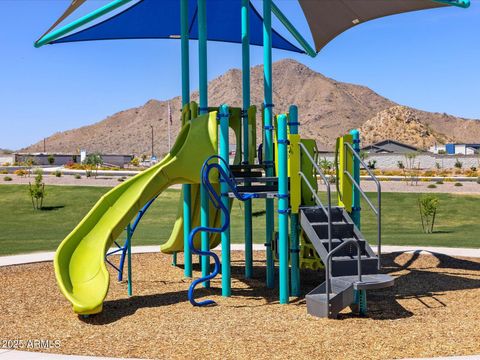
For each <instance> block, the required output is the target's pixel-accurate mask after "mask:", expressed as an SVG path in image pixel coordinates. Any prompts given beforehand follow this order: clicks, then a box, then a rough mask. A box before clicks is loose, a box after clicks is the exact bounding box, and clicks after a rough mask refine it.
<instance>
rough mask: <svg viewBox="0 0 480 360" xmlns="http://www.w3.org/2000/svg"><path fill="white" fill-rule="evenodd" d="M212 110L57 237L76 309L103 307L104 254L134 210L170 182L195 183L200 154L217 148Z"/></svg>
mask: <svg viewBox="0 0 480 360" xmlns="http://www.w3.org/2000/svg"><path fill="white" fill-rule="evenodd" d="M216 116H217V113H216V112H211V113H209V114H207V115H202V116H200V117H198V118H197V119H194V120H192V121H189V122H186V123H185V125H184V126H183V128H182V130H181V131H180V134H179V136H178V138H177V140H176V142H175V144H174V146H173V148H172V150H171V152H170V154H168V155H167V156H166V157H165V158H164V159H163V160H162V161H161V162H160V163H159V164H157V165H155V166H153V167H151V168H149V169H148V170H145V171H143V172H142V173H140V174H138V175H137V176H135V177H133V178H131V179H129V180H128V181H126V182H124V183H122V184H120V185H119V186H117V187H115V188H114V189H112V190H110V191H109V192H108V193H107V194H105V195H104V196H102V197H101V198H100V200H99V201H98V202H97V203H96V204H95V206H94V207H93V208H92V209H91V210H90V212H89V213H88V214H87V215H86V216H85V218H84V219H83V220H82V221H81V222H80V223H79V224H78V225H77V227H76V228H75V229H73V231H72V232H71V233H70V234H69V235H68V236H67V237H66V238H65V239H64V240H63V241H62V243H61V244H60V246H59V247H58V249H57V252H56V254H55V259H54V266H55V275H56V278H57V282H58V285H59V287H60V290H61V292H62V293H63V295H64V296H65V297H66V298H67V299H68V300H69V301H70V302H71V303H72V305H73V310H74V311H75V312H76V313H78V314H83V315H87V314H95V313H99V312H101V311H102V306H103V301H104V299H105V297H106V295H107V291H108V287H109V282H110V277H109V273H108V271H107V268H106V264H105V254H106V252H107V250H108V249H109V248H110V246H111V245H112V243H113V241H114V240H115V239H116V238H117V237H118V236H120V235H121V234H122V232H123V230H124V229H125V227H126V226H127V225H128V224H129V222H130V221H131V219H132V218H133V217H134V216H135V215H136V214H137V213H138V211H139V210H140V209H141V208H142V207H143V206H144V205H145V204H146V203H147V202H148V201H149V200H151V199H152V198H154V197H155V196H157V195H158V194H160V193H161V192H162V191H164V190H165V189H167V188H168V187H169V186H171V185H174V184H198V183H199V182H200V171H201V167H202V165H203V162H204V161H205V159H207V158H208V157H209V156H211V155H214V154H217V152H218V145H217V119H216Z"/></svg>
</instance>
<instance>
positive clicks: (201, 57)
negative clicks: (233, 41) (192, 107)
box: [197, 0, 208, 114]
mask: <svg viewBox="0 0 480 360" xmlns="http://www.w3.org/2000/svg"><path fill="white" fill-rule="evenodd" d="M197 6H198V66H199V72H198V77H199V88H198V93H199V94H198V95H199V102H200V108H199V112H200V114H206V113H207V112H208V77H207V4H206V0H198V1H197Z"/></svg>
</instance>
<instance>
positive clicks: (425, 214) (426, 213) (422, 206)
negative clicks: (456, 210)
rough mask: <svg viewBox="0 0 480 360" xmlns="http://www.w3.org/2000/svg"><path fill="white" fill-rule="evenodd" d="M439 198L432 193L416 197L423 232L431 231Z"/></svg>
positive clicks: (428, 232)
mask: <svg viewBox="0 0 480 360" xmlns="http://www.w3.org/2000/svg"><path fill="white" fill-rule="evenodd" d="M438 204H439V199H438V197H436V196H433V195H424V196H421V197H420V198H418V208H419V211H420V220H421V223H422V229H423V232H424V233H425V234H431V233H433V227H434V225H435V217H436V215H437V210H438Z"/></svg>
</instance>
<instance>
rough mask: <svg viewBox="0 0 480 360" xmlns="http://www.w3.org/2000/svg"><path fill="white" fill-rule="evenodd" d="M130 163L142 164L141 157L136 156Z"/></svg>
mask: <svg viewBox="0 0 480 360" xmlns="http://www.w3.org/2000/svg"><path fill="white" fill-rule="evenodd" d="M130 164H132V165H133V166H139V165H140V159H139V158H138V157H134V158H133V159H132V161H130Z"/></svg>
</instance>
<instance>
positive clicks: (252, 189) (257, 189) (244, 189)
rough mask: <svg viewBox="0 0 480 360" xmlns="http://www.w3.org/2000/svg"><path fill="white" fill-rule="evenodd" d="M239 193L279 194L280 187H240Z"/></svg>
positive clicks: (238, 188) (238, 187)
mask: <svg viewBox="0 0 480 360" xmlns="http://www.w3.org/2000/svg"><path fill="white" fill-rule="evenodd" d="M237 191H238V192H244V193H256V192H271V191H276V192H278V185H240V186H237Z"/></svg>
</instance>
